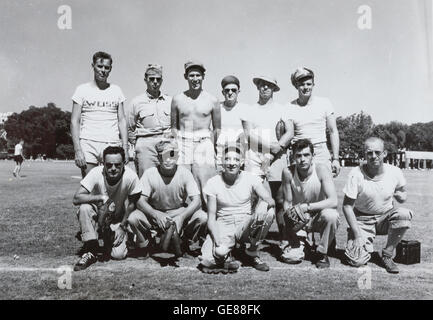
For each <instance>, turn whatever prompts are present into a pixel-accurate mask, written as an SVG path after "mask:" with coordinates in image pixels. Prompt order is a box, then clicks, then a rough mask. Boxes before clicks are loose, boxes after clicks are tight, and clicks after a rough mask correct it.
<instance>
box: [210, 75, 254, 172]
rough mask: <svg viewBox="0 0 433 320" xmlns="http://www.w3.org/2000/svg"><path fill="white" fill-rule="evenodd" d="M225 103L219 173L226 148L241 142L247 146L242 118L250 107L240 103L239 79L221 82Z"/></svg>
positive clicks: (218, 155) (225, 78) (218, 148)
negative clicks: (228, 145)
mask: <svg viewBox="0 0 433 320" xmlns="http://www.w3.org/2000/svg"><path fill="white" fill-rule="evenodd" d="M221 87H222V94H223V96H224V101H223V102H221V133H220V135H219V136H218V141H217V171H218V172H221V170H222V153H223V149H224V146H225V145H227V144H231V143H233V142H239V143H241V144H242V146H245V143H246V139H245V135H244V130H243V128H242V121H241V118H242V117H243V116H244V115H245V114H246V113H247V112H249V110H248V105H246V104H244V103H239V102H238V95H239V92H240V91H241V88H240V82H239V79H238V78H237V77H235V76H231V75H229V76H226V77H224V78H223V79H222V80H221Z"/></svg>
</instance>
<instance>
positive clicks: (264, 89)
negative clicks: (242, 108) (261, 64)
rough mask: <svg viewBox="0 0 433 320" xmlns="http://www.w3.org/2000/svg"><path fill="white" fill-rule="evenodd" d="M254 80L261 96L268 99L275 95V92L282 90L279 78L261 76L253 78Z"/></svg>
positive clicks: (262, 98)
mask: <svg viewBox="0 0 433 320" xmlns="http://www.w3.org/2000/svg"><path fill="white" fill-rule="evenodd" d="M253 82H254V84H255V85H256V87H257V90H258V91H259V98H260V99H261V100H264V101H267V100H269V99H270V98H272V97H273V95H274V92H277V91H280V87H279V86H278V84H277V80H276V79H275V78H272V77H266V76H259V77H255V78H253Z"/></svg>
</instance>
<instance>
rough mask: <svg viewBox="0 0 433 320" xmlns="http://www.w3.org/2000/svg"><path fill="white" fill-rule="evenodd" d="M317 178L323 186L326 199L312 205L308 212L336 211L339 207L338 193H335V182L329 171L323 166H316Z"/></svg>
mask: <svg viewBox="0 0 433 320" xmlns="http://www.w3.org/2000/svg"><path fill="white" fill-rule="evenodd" d="M316 172H317V176H318V177H319V180H320V183H321V185H322V190H323V192H324V193H325V199H324V200H321V201H318V202H313V203H310V209H309V210H308V211H313V212H314V211H320V210H323V209H336V208H337V205H338V198H337V192H336V191H335V185H334V181H333V180H332V176H331V173H330V172H329V169H328V168H326V167H325V166H323V165H320V164H318V165H316Z"/></svg>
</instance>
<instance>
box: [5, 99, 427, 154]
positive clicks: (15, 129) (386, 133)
mask: <svg viewBox="0 0 433 320" xmlns="http://www.w3.org/2000/svg"><path fill="white" fill-rule="evenodd" d="M70 121H71V112H69V111H63V110H61V109H60V108H58V107H57V106H56V105H55V104H54V103H52V102H50V103H48V104H47V105H46V106H44V107H35V106H30V107H29V108H28V109H27V110H24V111H22V112H21V113H13V114H12V115H11V116H10V117H9V118H8V119H7V120H6V122H5V123H4V126H3V128H0V129H2V130H4V131H6V135H1V137H0V150H1V151H5V150H12V151H13V148H14V146H15V144H16V143H18V142H19V140H20V139H24V141H25V145H24V154H25V155H26V157H30V156H33V158H36V157H37V156H38V155H43V154H45V155H46V156H47V157H48V158H58V159H73V158H74V148H73V145H72V138H71V134H70ZM337 127H338V131H339V134H340V156H341V157H350V158H362V156H363V151H362V143H363V141H364V140H365V139H366V138H367V137H369V136H372V135H374V136H378V137H380V138H382V139H383V140H384V141H385V146H386V148H387V150H388V152H390V153H394V152H398V151H399V150H404V149H405V150H412V151H433V121H431V122H427V123H414V124H411V125H407V124H404V123H401V122H397V121H391V122H389V123H386V124H378V125H375V124H374V122H373V119H372V118H371V116H370V115H368V114H366V113H365V112H363V111H361V112H360V113H355V114H352V115H350V116H348V117H341V116H340V117H337ZM5 136H6V138H5ZM328 141H329V139H328Z"/></svg>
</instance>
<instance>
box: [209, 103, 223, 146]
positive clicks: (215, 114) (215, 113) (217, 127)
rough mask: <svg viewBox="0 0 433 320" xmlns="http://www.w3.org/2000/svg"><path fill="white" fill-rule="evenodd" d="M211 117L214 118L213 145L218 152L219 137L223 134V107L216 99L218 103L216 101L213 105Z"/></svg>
mask: <svg viewBox="0 0 433 320" xmlns="http://www.w3.org/2000/svg"><path fill="white" fill-rule="evenodd" d="M211 116H212V133H213V144H214V146H215V150H216V145H217V141H218V137H219V135H220V132H221V106H220V102H219V101H218V99H216V101H214V103H213V108H212V114H211Z"/></svg>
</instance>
